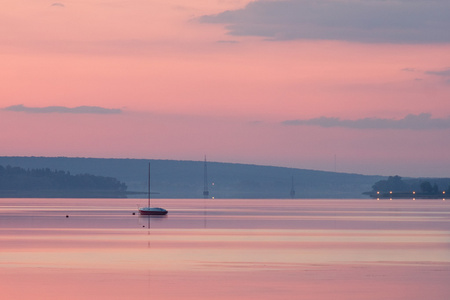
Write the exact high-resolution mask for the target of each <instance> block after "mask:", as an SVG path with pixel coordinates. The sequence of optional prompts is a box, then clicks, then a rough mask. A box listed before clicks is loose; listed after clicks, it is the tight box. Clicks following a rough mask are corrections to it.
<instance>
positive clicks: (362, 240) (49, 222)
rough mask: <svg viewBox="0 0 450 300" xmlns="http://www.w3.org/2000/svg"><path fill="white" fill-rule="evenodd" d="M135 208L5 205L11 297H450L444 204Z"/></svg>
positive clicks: (3, 236)
mask: <svg viewBox="0 0 450 300" xmlns="http://www.w3.org/2000/svg"><path fill="white" fill-rule="evenodd" d="M129 202H130V201H129V200H121V199H113V200H112V199H106V200H105V199H82V200H79V199H1V200H0V244H1V246H2V247H1V248H0V268H1V270H0V271H1V272H0V282H2V283H4V284H5V286H6V288H5V290H4V291H3V286H2V294H3V295H6V296H7V298H8V299H24V298H29V297H33V298H37V299H56V297H58V298H60V297H61V294H58V293H59V292H63V291H64V292H65V295H66V294H67V299H80V298H83V299H108V300H109V299H128V298H134V299H148V297H149V294H148V288H149V285H151V287H152V289H153V288H154V287H158V288H157V289H156V290H155V291H153V290H152V297H155V298H158V299H179V298H181V297H183V299H230V298H233V299H254V298H258V299H299V297H301V296H304V297H303V298H306V299H330V298H333V299H380V298H382V299H446V298H447V296H448V295H449V293H450V290H449V288H448V285H447V283H446V282H447V280H448V278H450V277H449V276H450V251H449V250H450V226H449V225H450V224H449V222H450V207H449V206H448V204H447V203H446V202H445V201H442V200H415V201H411V200H405V201H402V200H397V199H395V200H393V201H389V200H387V201H383V200H378V201H377V200H217V199H215V200H210V199H207V200H205V199H199V200H192V199H190V200H164V206H165V207H167V208H168V209H169V210H170V214H168V215H165V216H140V215H136V214H135V215H133V214H132V213H133V207H132V205H130V203H129ZM66 215H68V216H69V218H66ZM24 284H26V285H27V286H28V287H29V288H28V289H23V288H21V287H23V285H24ZM53 286H56V287H55V288H53ZM174 287H176V288H174ZM36 290H39V291H40V292H39V294H36ZM64 298H65V299H66V296H64Z"/></svg>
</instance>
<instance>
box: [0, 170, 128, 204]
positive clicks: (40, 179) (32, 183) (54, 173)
mask: <svg viewBox="0 0 450 300" xmlns="http://www.w3.org/2000/svg"><path fill="white" fill-rule="evenodd" d="M126 190H127V186H126V185H125V184H124V183H121V182H119V181H118V180H117V179H115V178H112V177H104V176H95V175H90V174H76V175H72V174H70V172H65V171H61V170H50V169H49V168H45V169H44V168H42V169H24V168H21V167H12V166H10V165H7V166H6V167H3V166H1V165H0V197H30V198H32V197H45V198H53V197H58V198H60V197H63V198H69V197H70V198H93V197H108V198H110V197H112V198H116V197H119V198H122V197H125V196H126Z"/></svg>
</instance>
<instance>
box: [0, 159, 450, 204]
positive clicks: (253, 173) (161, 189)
mask: <svg viewBox="0 0 450 300" xmlns="http://www.w3.org/2000/svg"><path fill="white" fill-rule="evenodd" d="M149 162H150V163H151V165H152V173H151V176H152V178H151V186H152V191H153V192H154V193H155V194H154V195H153V196H152V197H154V198H202V197H203V193H204V188H205V186H204V184H205V183H204V169H205V168H204V161H203V160H199V161H177V160H148V159H103V158H69V157H5V156H3V157H0V166H4V167H6V166H10V168H14V167H20V168H22V169H24V170H33V169H36V170H40V171H39V172H44V173H45V172H46V173H49V174H51V175H52V176H56V175H58V174H59V175H60V177H61V178H66V177H67V178H70V176H73V177H74V178H73V180H74V179H76V178H78V179H81V178H84V179H86V181H85V187H84V188H82V187H81V186H66V187H64V188H61V187H59V186H58V185H53V186H51V185H46V184H48V181H34V183H33V185H34V187H35V188H34V189H31V188H27V187H26V186H25V187H24V186H23V185H22V187H17V188H15V189H14V188H10V189H9V194H7V193H6V191H7V190H8V187H7V186H4V187H3V195H5V196H3V197H15V196H14V193H16V195H25V196H26V197H40V196H41V197H51V196H48V195H49V194H50V195H51V194H52V193H53V195H54V196H55V197H126V196H128V197H142V198H145V197H147V193H146V191H147V176H148V170H147V166H148V163H149ZM207 166H208V182H207V185H208V186H207V187H208V193H209V197H214V198H243V199H251V198H262V199H265V198H291V197H292V193H291V191H292V190H293V189H294V190H295V194H294V196H295V198H361V197H374V198H376V197H396V198H405V197H406V198H411V197H412V195H413V194H412V193H413V191H414V192H415V195H416V198H421V197H422V198H439V197H442V195H443V192H444V191H446V193H447V194H448V193H450V179H449V178H401V177H399V176H390V177H387V176H368V175H360V174H349V173H336V172H325V171H314V170H305V169H295V168H285V167H273V166H258V165H247V164H233V163H219V162H208V163H207ZM27 172H28V171H27ZM30 172H31V171H30ZM80 176H81V177H80ZM83 176H84V177H83ZM89 176H93V177H89ZM95 176H99V178H97V179H98V180H97V185H96V186H89V184H88V182H89V180H91V181H93V180H94V178H95ZM102 178H103V179H102ZM105 178H107V179H105ZM87 179H89V180H87ZM74 182H75V181H74ZM99 182H108V183H109V184H110V186H109V187H107V188H106V187H105V186H102V185H101V184H99ZM2 184H3V183H2V182H1V181H0V186H1V185H2ZM55 184H56V183H55ZM58 184H61V182H60V181H58ZM39 185H41V187H40V189H39V188H37V187H36V186H38V187H39ZM10 187H11V186H10ZM30 187H31V186H30ZM368 191H369V192H368ZM391 191H392V193H390V192H391ZM377 192H380V193H379V194H377ZM380 194H383V196H380Z"/></svg>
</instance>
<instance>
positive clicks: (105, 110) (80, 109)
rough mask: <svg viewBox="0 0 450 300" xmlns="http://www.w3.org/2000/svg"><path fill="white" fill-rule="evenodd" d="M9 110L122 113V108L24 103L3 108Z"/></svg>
mask: <svg viewBox="0 0 450 300" xmlns="http://www.w3.org/2000/svg"><path fill="white" fill-rule="evenodd" d="M3 110H7V111H16V112H26V113H64V114H101V115H103V114H120V113H122V110H121V109H115V108H104V107H99V106H78V107H65V106H46V107H27V106H24V105H22V104H19V105H12V106H8V107H5V108H3Z"/></svg>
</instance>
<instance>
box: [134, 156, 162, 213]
mask: <svg viewBox="0 0 450 300" xmlns="http://www.w3.org/2000/svg"><path fill="white" fill-rule="evenodd" d="M139 213H140V214H141V215H166V214H167V210H165V209H164V208H161V207H151V206H150V163H148V206H147V207H140V208H139Z"/></svg>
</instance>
